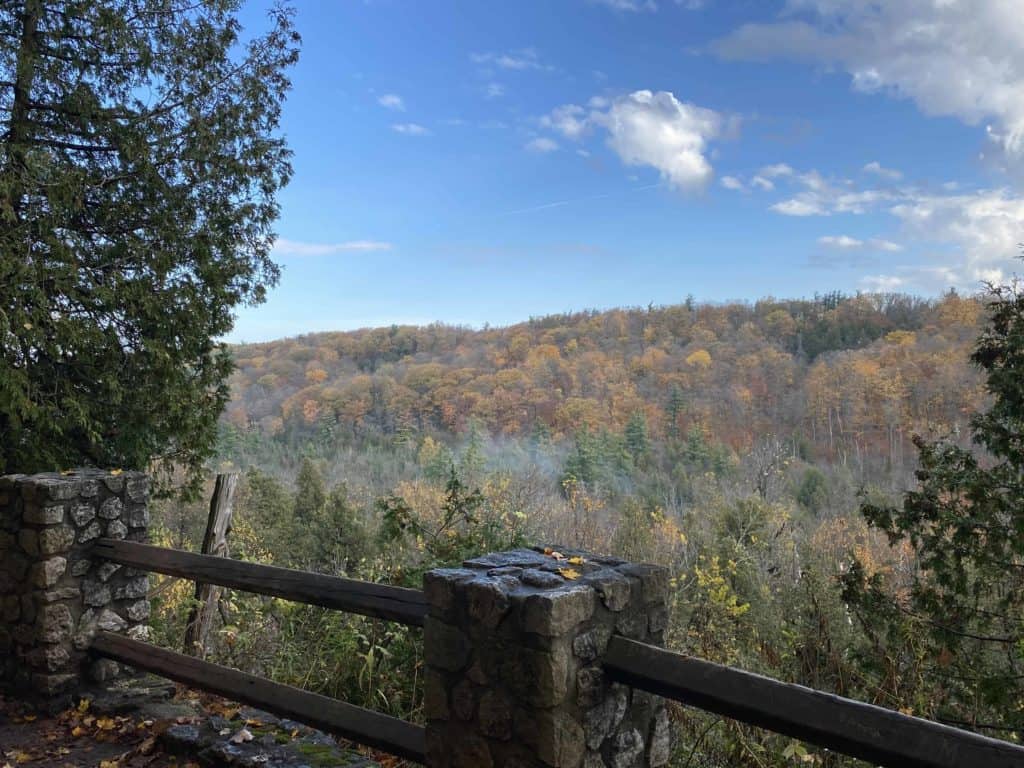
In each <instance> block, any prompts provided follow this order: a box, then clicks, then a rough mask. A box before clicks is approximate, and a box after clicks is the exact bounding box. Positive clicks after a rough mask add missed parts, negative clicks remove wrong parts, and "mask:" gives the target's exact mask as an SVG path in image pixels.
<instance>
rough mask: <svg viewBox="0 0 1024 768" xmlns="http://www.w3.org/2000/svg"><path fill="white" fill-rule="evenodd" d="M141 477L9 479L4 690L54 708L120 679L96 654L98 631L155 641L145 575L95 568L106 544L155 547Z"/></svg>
mask: <svg viewBox="0 0 1024 768" xmlns="http://www.w3.org/2000/svg"><path fill="white" fill-rule="evenodd" d="M148 494H149V481H148V479H147V478H146V476H145V475H144V474H143V473H141V472H116V471H115V472H104V471H101V470H76V471H74V472H68V473H61V474H57V473H53V474H43V475H31V476H29V475H7V476H5V477H0V659H2V660H0V683H2V684H3V685H4V687H5V688H8V689H11V690H12V692H13V693H14V694H15V695H19V696H21V697H22V698H25V699H28V700H30V701H33V702H35V703H38V704H41V705H45V706H47V707H48V708H51V709H53V708H56V707H59V706H63V705H65V704H66V703H67V702H68V701H69V700H70V699H71V697H72V696H73V695H74V694H75V693H76V692H77V690H78V689H79V688H80V687H81V685H82V683H83V682H84V681H86V680H88V679H93V680H99V681H102V680H104V679H107V678H109V677H112V676H115V675H117V674H118V673H119V671H120V670H119V667H118V665H117V664H115V663H114V662H111V661H106V660H100V661H90V660H89V656H88V654H87V653H86V650H87V648H88V647H89V644H90V642H91V639H92V636H93V634H95V632H96V631H97V629H103V630H107V631H112V632H122V633H125V634H128V635H129V636H130V637H134V638H136V639H145V638H146V637H148V632H149V630H148V625H147V621H148V619H149V601H148V599H147V593H148V589H149V582H148V578H147V575H146V574H145V573H144V572H141V571H136V570H134V569H131V568H124V567H122V566H120V565H115V564H112V563H107V562H103V561H98V560H93V559H92V558H91V553H90V549H91V547H92V545H93V542H95V541H96V540H97V539H99V538H100V537H109V538H112V539H128V540H131V541H139V542H142V541H145V540H146V538H147V528H148V525H149V511H148V507H147V503H148Z"/></svg>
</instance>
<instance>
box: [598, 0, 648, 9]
mask: <svg viewBox="0 0 1024 768" xmlns="http://www.w3.org/2000/svg"><path fill="white" fill-rule="evenodd" d="M590 2H592V3H594V4H595V5H604V6H607V7H608V8H611V9H612V10H615V11H656V10H658V5H657V3H655V2H654V0H590Z"/></svg>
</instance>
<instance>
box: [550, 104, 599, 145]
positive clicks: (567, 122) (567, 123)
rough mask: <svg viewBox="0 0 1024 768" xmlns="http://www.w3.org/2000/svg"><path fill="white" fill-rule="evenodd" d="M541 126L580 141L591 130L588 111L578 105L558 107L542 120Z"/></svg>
mask: <svg viewBox="0 0 1024 768" xmlns="http://www.w3.org/2000/svg"><path fill="white" fill-rule="evenodd" d="M591 101H593V99H591ZM540 124H541V125H543V126H544V127H545V128H550V129H552V130H554V131H558V132H559V133H560V134H562V135H563V136H565V138H567V139H573V140H575V139H579V138H580V137H581V136H582V135H583V134H584V133H585V132H586V131H587V129H588V128H589V123H588V118H587V111H586V110H585V109H583V107H581V106H579V105H577V104H563V105H562V106H561V107H556V108H555V109H553V110H551V113H550V114H547V115H544V117H542V118H541V119H540Z"/></svg>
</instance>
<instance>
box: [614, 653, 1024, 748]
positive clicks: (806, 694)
mask: <svg viewBox="0 0 1024 768" xmlns="http://www.w3.org/2000/svg"><path fill="white" fill-rule="evenodd" d="M604 666H605V671H606V673H607V674H608V675H609V677H610V678H612V679H615V680H618V681H620V682H623V683H626V684H628V685H630V686H632V687H634V688H640V689H642V690H645V691H650V692H651V693H656V694H659V695H661V696H665V697H667V698H670V699H675V700H677V701H681V702H683V703H684V704H689V705H691V706H694V707H697V708H699V709H703V710H706V711H708V712H714V713H716V714H719V715H723V716H725V717H729V718H732V719H735V720H740V721H741V722H745V723H750V724H751V725H756V726H760V727H762V728H767V729H768V730H771V731H775V732H777V733H781V734H785V735H787V736H792V737H794V738H797V739H801V740H803V741H806V742H809V743H811V744H816V745H818V746H820V747H825V748H827V749H831V750H833V751H835V752H839V753H842V754H845V755H849V756H851V757H858V758H860V759H862V760H868V761H871V762H872V763H874V764H876V765H884V766H891V768H974V767H975V766H977V767H978V768H981V766H984V768H1022V767H1024V748H1022V747H1018V746H1016V745H1014V744H1010V743H1009V742H1005V741H998V740H997V739H990V738H987V737H985V736H980V735H978V734H976V733H971V732H969V731H964V730H960V729H958V728H951V727H949V726H946V725H942V724H940V723H934V722H932V721H930V720H922V719H921V718H918V717H910V716H908V715H903V714H901V713H899V712H893V711H892V710H889V709H883V708H882V707H876V706H873V705H871V704H865V703H863V702H859V701H853V700H851V699H844V698H842V697H840V696H835V695H832V694H828V693H823V692H821V691H815V690H813V689H811V688H805V687H804V686H801V685H793V684H791V683H782V682H779V681H778V680H772V679H771V678H767V677H762V676H761V675H755V674H752V673H750V672H743V671H741V670H738V669H732V668H731V667H725V666H722V665H720V664H713V663H711V662H708V661H702V660H700V659H696V658H693V657H692V656H683V655H682V654H679V653H674V652H672V651H667V650H665V649H664V648H655V647H654V646H651V645H647V644H645V643H638V642H636V641H635V640H627V639H626V638H624V637H613V638H612V639H611V640H610V642H609V643H608V651H607V654H606V656H605V659H604Z"/></svg>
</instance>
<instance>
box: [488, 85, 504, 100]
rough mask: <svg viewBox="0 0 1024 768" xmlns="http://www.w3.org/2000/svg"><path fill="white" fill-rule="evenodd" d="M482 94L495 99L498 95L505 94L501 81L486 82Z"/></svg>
mask: <svg viewBox="0 0 1024 768" xmlns="http://www.w3.org/2000/svg"><path fill="white" fill-rule="evenodd" d="M484 95H485V96H486V97H487V98H488V99H496V98H498V97H499V96H504V95H505V86H503V85H502V84H501V83H488V84H487V87H486V88H484Z"/></svg>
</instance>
